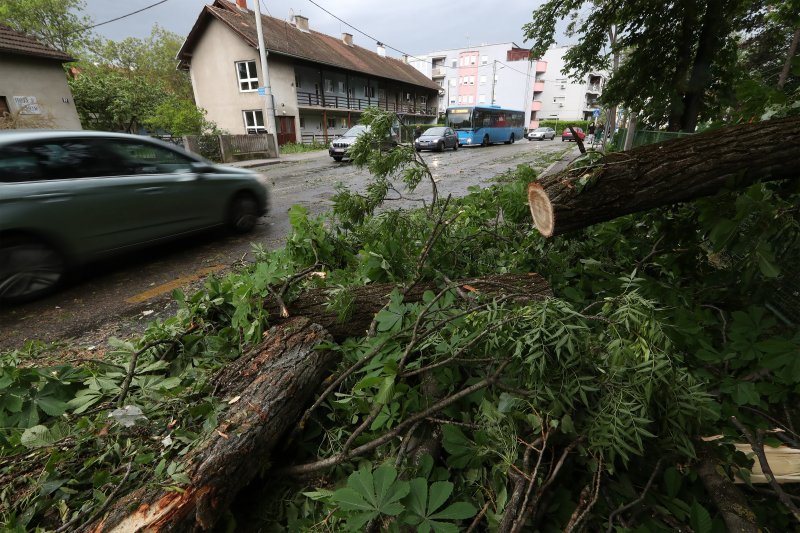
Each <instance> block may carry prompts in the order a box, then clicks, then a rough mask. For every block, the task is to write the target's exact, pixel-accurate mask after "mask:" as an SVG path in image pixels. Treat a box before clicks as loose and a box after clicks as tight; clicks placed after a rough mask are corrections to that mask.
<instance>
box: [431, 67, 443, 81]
mask: <svg viewBox="0 0 800 533" xmlns="http://www.w3.org/2000/svg"><path fill="white" fill-rule="evenodd" d="M446 75H447V69H446V68H445V67H434V68H433V69H431V78H444V77H445V76H446Z"/></svg>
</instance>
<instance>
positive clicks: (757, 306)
mask: <svg viewBox="0 0 800 533" xmlns="http://www.w3.org/2000/svg"><path fill="white" fill-rule="evenodd" d="M375 118H376V119H378V120H380V121H381V122H380V123H381V124H384V125H386V124H390V123H391V120H390V119H388V118H386V117H383V116H380V115H375ZM377 129H378V128H376V130H377ZM374 140H377V139H374ZM362 149H363V150H366V151H367V153H366V154H365V155H364V157H363V159H362V160H361V161H362V162H363V164H365V165H367V166H371V168H376V169H377V168H378V167H380V166H381V165H383V164H386V165H389V159H391V158H394V157H400V156H399V155H398V154H387V153H383V152H381V151H380V150H374V149H373V145H371V144H370V143H365V144H364V145H363V148H362ZM387 158H389V159H387ZM398 161H399V160H394V162H395V163H397V162H398ZM408 161H410V160H408ZM384 170H385V173H384V174H383V176H384V177H383V178H381V177H379V178H378V179H377V180H376V181H381V180H385V183H387V184H388V183H389V182H390V181H391V179H390V177H397V176H398V174H393V173H392V171H391V169H390V168H388V167H386V168H385V169H384ZM422 171H423V175H424V169H422ZM402 179H403V178H401V180H402ZM533 179H535V172H534V171H533V170H531V169H530V168H528V167H524V166H523V167H519V168H517V169H516V171H515V172H513V173H512V174H510V175H508V176H505V177H504V178H503V183H502V184H498V185H492V186H488V187H475V188H473V189H471V190H470V193H469V194H468V195H467V196H466V197H464V198H458V199H450V200H443V201H436V202H432V203H431V204H430V205H429V206H427V207H426V208H425V209H419V210H410V211H401V210H390V209H386V208H380V205H379V204H380V202H377V203H375V204H374V206H373V204H371V203H369V202H364V203H361V200H359V195H357V194H355V193H349V194H347V195H344V196H341V197H339V198H338V199H337V200H338V201H339V202H340V204H339V205H338V206H337V211H336V213H335V214H333V215H328V216H323V217H312V216H310V215H309V213H308V212H307V211H306V210H305V209H303V208H301V207H298V206H295V207H293V208H292V209H291V210H290V213H289V218H290V222H291V224H292V231H291V233H290V235H289V236H288V238H287V243H286V246H285V247H284V248H283V249H280V250H276V251H272V252H267V251H265V250H263V249H257V250H256V255H257V261H256V263H255V264H253V265H250V266H247V267H246V268H244V269H242V270H241V271H239V272H237V273H234V274H230V275H226V276H224V277H211V278H209V279H208V280H207V282H206V285H205V288H204V290H202V291H199V292H197V293H195V294H191V295H186V294H183V293H180V292H177V293H176V294H175V298H176V300H177V302H178V304H179V310H178V312H177V313H176V315H175V316H174V317H170V318H168V319H166V320H163V321H159V322H154V323H153V324H151V325H150V327H149V328H148V330H147V331H146V333H145V335H144V336H143V337H142V338H141V339H136V340H132V341H119V342H116V343H115V344H114V346H113V351H111V352H110V353H108V354H107V356H106V358H105V359H103V360H102V361H97V362H90V363H88V364H81V365H80V366H76V365H73V364H69V363H66V362H60V363H59V364H44V363H37V360H38V359H39V358H38V355H39V352H46V351H47V350H48V347H45V346H40V345H34V344H31V345H30V346H29V347H28V348H27V349H20V350H19V351H17V352H13V353H10V354H5V355H4V356H3V357H4V359H3V361H2V362H3V364H2V366H1V367H0V390H2V393H3V394H2V395H0V417H2V427H3V428H4V429H3V430H2V432H0V446H1V447H0V481H1V482H2V483H0V486H2V487H4V488H3V489H0V512H2V520H3V521H4V523H5V524H6V525H7V526H8V527H12V528H13V527H18V528H28V529H32V528H34V527H49V528H57V527H59V526H62V525H63V524H66V523H68V522H69V521H71V520H76V522H75V523H76V524H77V523H78V522H82V521H84V520H86V518H87V517H89V516H91V514H92V513H93V512H94V511H95V510H96V509H98V508H99V507H100V506H102V505H103V503H104V502H105V501H106V500H107V499H108V498H109V497H110V496H112V495H113V493H112V491H113V487H115V486H118V485H119V486H122V490H126V489H128V488H129V487H134V486H141V485H145V484H159V485H161V486H165V487H174V488H175V489H176V490H177V489H179V488H180V487H181V485H182V484H184V483H186V482H187V480H186V478H185V474H184V473H183V471H182V469H181V462H180V457H181V456H182V455H184V454H185V453H186V452H187V451H188V450H189V449H190V448H191V447H192V446H193V445H195V444H196V442H197V439H198V438H199V435H201V434H203V433H204V432H209V431H212V430H213V429H214V428H216V427H217V422H218V420H220V419H221V418H222V417H223V416H224V413H225V409H226V407H227V403H225V402H224V401H223V399H222V398H219V397H217V396H216V392H215V390H214V388H213V387H212V386H211V385H210V377H211V376H212V375H213V373H214V372H215V371H217V370H218V369H219V368H221V367H223V366H224V365H225V364H226V363H228V362H229V361H231V360H232V359H234V358H236V357H237V356H238V355H239V354H240V353H242V351H243V350H245V349H246V348H247V347H248V346H251V345H253V344H256V343H258V342H261V340H262V339H263V338H264V333H265V332H266V331H267V328H268V325H269V324H268V323H267V318H268V316H267V314H266V311H265V310H264V308H263V305H262V302H263V301H264V299H265V298H267V299H268V298H270V297H272V295H273V293H274V291H275V290H276V289H277V288H278V287H280V286H282V285H283V284H284V282H285V281H286V280H287V279H292V280H294V281H295V283H294V284H293V285H292V286H291V288H290V289H289V290H288V292H287V293H286V294H285V295H284V298H285V299H286V300H287V301H290V300H291V299H292V298H293V297H294V296H295V295H296V294H297V291H300V290H302V289H303V288H306V287H325V288H327V289H328V290H329V293H330V295H331V298H330V302H331V303H330V305H331V306H332V307H333V308H334V309H335V310H336V311H337V312H338V313H339V314H340V317H341V318H342V319H346V318H347V317H348V315H349V313H350V312H351V311H352V305H353V303H352V302H353V299H352V295H351V294H350V291H352V289H353V287H354V286H357V285H362V284H367V283H372V282H378V281H390V282H394V283H396V284H397V288H396V289H395V290H394V291H393V292H392V294H391V296H390V298H389V301H388V303H387V305H386V306H385V307H384V308H383V309H382V310H381V311H380V312H379V313H378V314H377V315H376V316H375V318H374V328H373V334H371V335H367V336H364V337H357V338H351V339H348V340H346V341H345V342H342V343H341V344H339V345H332V346H328V348H330V349H333V350H337V351H338V352H339V354H340V355H341V361H340V363H339V366H338V367H337V368H336V369H334V371H333V372H334V376H337V377H338V376H344V377H343V378H342V380H341V382H340V383H338V385H337V386H336V387H335V388H334V390H332V391H331V393H330V394H329V395H327V396H326V397H324V398H322V399H321V401H320V405H319V407H318V408H317V409H316V410H315V411H314V412H312V413H310V417H309V418H308V420H307V421H305V422H304V424H303V425H302V427H301V428H298V430H297V435H295V436H294V437H293V440H292V442H291V446H289V448H290V450H291V451H290V452H287V454H286V455H284V456H281V457H280V460H281V463H282V464H287V465H290V464H294V463H310V464H314V462H315V461H317V460H319V459H331V458H334V459H336V460H335V461H333V463H334V466H333V467H331V468H328V469H326V470H319V471H318V473H319V475H317V476H316V477H314V478H313V480H312V481H307V482H302V481H296V482H295V481H292V480H291V478H288V477H283V478H282V479H284V481H282V482H280V483H271V486H270V487H269V490H270V492H269V493H268V495H267V496H264V499H263V502H259V504H258V505H256V506H254V507H257V508H258V511H257V512H256V511H253V514H252V515H249V516H248V515H247V514H246V513H247V511H246V510H245V511H240V513H242V515H240V516H237V520H241V521H242V522H243V523H245V522H246V523H249V524H257V525H258V526H259V527H263V528H264V529H270V528H272V529H290V530H342V529H347V530H358V531H361V530H365V529H374V530H390V531H403V530H406V529H415V530H423V531H431V530H432V531H436V532H440V531H441V532H443V531H454V530H457V529H459V528H464V527H466V526H467V525H468V521H469V520H476V521H477V523H478V527H480V528H483V529H486V530H490V531H495V530H498V529H501V528H504V527H505V528H507V526H508V525H509V523H508V520H509V518H508V517H511V518H516V519H518V520H519V521H521V522H520V524H519V525H520V527H522V528H523V530H527V529H530V530H533V529H534V528H538V529H541V530H543V531H544V530H548V531H549V530H556V529H564V528H565V527H566V526H567V524H568V523H570V521H571V519H572V518H574V517H576V516H578V514H580V513H581V512H583V511H585V513H584V515H585V522H584V524H585V525H586V527H587V528H588V529H590V530H597V529H601V528H602V529H605V528H606V527H609V526H611V527H613V526H618V525H619V524H622V523H625V524H627V525H626V527H628V528H630V529H634V528H639V529H640V530H647V531H671V530H674V529H676V528H689V527H691V528H692V529H693V530H695V531H718V530H721V528H722V527H724V526H723V525H722V522H721V519H720V516H719V515H718V513H717V512H716V510H715V507H714V506H713V504H712V501H711V499H710V498H709V495H708V494H707V493H706V491H705V489H704V487H703V485H702V483H701V482H700V481H699V480H698V478H697V475H696V473H695V472H694V471H693V468H692V465H693V461H694V460H695V442H696V441H695V439H696V437H698V436H702V435H717V434H719V435H723V436H724V438H723V440H722V442H723V445H721V446H719V447H718V452H719V458H720V459H721V460H722V461H723V465H725V467H726V468H728V469H729V471H730V472H731V473H742V472H744V471H745V470H744V469H746V468H747V466H748V459H746V458H744V457H741V456H740V455H741V454H734V453H733V452H732V451H730V450H729V448H728V447H726V446H725V445H724V443H727V442H730V441H732V440H735V439H736V437H737V435H736V432H735V431H734V430H733V429H732V428H731V427H730V425H729V423H728V420H729V416H731V415H736V416H737V418H739V419H740V420H743V421H746V422H747V423H749V424H751V425H759V426H760V427H766V422H764V420H765V419H768V420H769V421H770V424H773V423H778V424H782V425H783V426H785V428H786V431H787V433H788V432H790V431H791V426H792V424H791V423H790V422H791V419H792V417H796V415H797V413H796V406H797V405H798V402H797V395H798V392H800V391H798V388H797V383H798V378H800V374H798V372H800V370H798V369H799V368H800V365H799V364H798V359H797V353H799V352H800V336H798V334H797V332H796V328H794V327H792V326H790V325H788V324H787V323H786V322H784V319H785V318H786V315H785V314H784V313H780V312H779V310H778V306H777V305H778V303H777V302H776V300H775V295H776V294H777V291H779V290H780V289H781V287H782V284H784V283H787V282H788V281H791V280H792V279H793V276H794V274H793V273H794V272H795V269H796V267H795V265H796V264H798V263H797V262H798V259H800V258H798V254H799V253H800V251H799V248H800V247H798V246H797V240H798V236H799V234H800V231H799V230H800V226H799V225H798V221H799V219H800V211H798V205H800V202H798V191H797V188H796V184H787V183H779V182H776V183H770V184H766V185H756V186H753V187H751V188H749V189H748V190H746V191H744V192H741V193H723V194H720V195H717V196H715V197H712V198H707V199H704V200H701V201H698V202H695V203H693V204H691V205H683V206H679V207H672V208H668V209H661V210H656V211H653V212H650V213H646V214H637V215H630V216H627V217H623V218H620V219H617V220H615V221H612V222H608V223H604V224H599V225H596V226H593V227H591V228H587V229H585V230H583V231H580V232H577V233H575V234H573V235H569V236H566V237H562V238H559V239H553V240H544V239H543V238H541V237H540V236H539V235H538V233H536V232H534V231H533V230H532V228H531V224H530V220H529V217H530V214H529V211H528V209H527V206H526V185H527V183H528V182H530V181H531V180H533ZM410 183H411V184H413V183H414V182H413V181H411V182H410ZM387 187H388V185H387ZM345 206H346V208H345ZM359 210H360V212H359ZM776 220H780V221H781V223H780V224H776V223H775V221H776ZM337 221H343V222H342V223H341V224H339V223H337ZM311 267H313V270H314V271H322V272H324V273H325V275H324V276H303V275H301V273H303V272H307V271H308V270H309V269H310V268H311ZM534 271H535V272H539V273H540V274H542V275H543V276H545V277H546V278H547V279H548V281H549V283H550V285H551V287H552V289H553V292H554V297H553V298H549V299H547V300H543V301H538V300H536V301H531V300H530V299H529V298H528V299H525V298H519V295H510V296H509V297H507V298H504V297H503V296H496V295H495V296H492V295H488V294H483V293H481V292H480V291H472V290H469V289H468V288H466V287H468V286H469V284H463V285H462V286H460V287H458V288H456V287H455V286H454V285H453V284H451V283H450V282H449V281H448V280H452V279H463V278H470V277H477V276H483V275H487V274H494V273H498V272H517V273H525V272H534ZM415 280H426V281H435V282H437V283H438V286H439V288H438V289H436V290H433V291H428V292H427V293H425V294H424V295H423V297H422V299H421V300H420V301H418V302H411V301H408V300H407V298H406V297H405V288H406V287H407V286H408V284H410V283H412V282H413V281H415ZM511 296H515V297H511ZM781 317H783V318H781ZM133 357H138V363H137V365H136V367H135V369H134V371H133V373H132V374H130V376H131V380H130V389H129V392H128V393H127V396H126V398H125V401H124V402H123V403H124V404H125V405H131V406H136V407H138V408H139V409H141V411H142V414H143V416H144V417H146V420H144V419H141V418H139V417H138V415H137V416H134V417H133V418H136V419H137V420H138V421H137V422H136V423H135V424H134V425H133V426H131V427H125V425H124V424H122V423H120V422H118V420H119V418H115V417H114V416H112V417H111V418H109V416H108V415H109V414H110V413H113V410H114V408H115V407H117V408H120V407H124V406H120V405H118V404H119V397H120V395H121V394H122V388H123V385H124V382H125V380H126V378H127V377H128V375H129V370H128V369H129V367H130V362H131V360H132V358H133ZM326 386H327V384H326ZM127 413H128V414H131V413H135V411H134V410H132V409H131V410H128V411H127ZM789 434H790V435H793V434H792V433H789ZM326 464H328V463H326ZM42 465H44V467H42ZM127 465H132V466H131V468H130V470H129V473H127V474H126V471H127ZM289 469H291V467H289ZM645 486H647V487H650V488H649V490H646V489H644V488H643V487H645ZM746 490H747V489H746ZM597 491H602V494H603V497H602V498H596V499H595V503H594V504H593V505H591V506H589V505H588V502H591V501H592V495H593V494H599V492H597ZM526 494H528V495H529V497H528V498H527V501H528V502H529V503H528V504H527V505H528V507H527V509H529V510H530V512H524V510H525V509H526V508H524V507H521V506H522V502H523V501H525V500H526V498H525V497H524V496H525V495H526ZM748 498H749V503H750V504H751V505H752V507H753V511H754V513H755V514H756V515H757V518H758V522H759V524H760V525H761V526H762V527H764V528H765V529H766V528H770V529H774V530H789V529H790V528H791V527H792V523H791V521H790V520H791V517H790V516H789V515H787V514H786V513H785V512H784V510H783V508H782V507H779V506H777V504H776V503H775V500H774V498H773V497H771V496H764V495H762V494H761V493H758V492H756V491H749V492H748ZM636 500H639V504H638V505H635V506H633V507H632V508H628V509H626V508H625V506H626V505H627V504H629V503H630V502H633V501H636ZM479 509H480V511H478V510H479ZM620 509H622V511H620ZM643 509H647V510H648V512H642V510H643ZM576 513H577V514H576ZM620 513H622V514H620ZM623 518H624V522H623V520H622V519H623Z"/></svg>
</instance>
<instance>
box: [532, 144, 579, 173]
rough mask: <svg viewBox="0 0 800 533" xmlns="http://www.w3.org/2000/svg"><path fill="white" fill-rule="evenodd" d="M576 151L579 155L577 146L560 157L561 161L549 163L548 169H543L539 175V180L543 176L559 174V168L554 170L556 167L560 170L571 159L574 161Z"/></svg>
mask: <svg viewBox="0 0 800 533" xmlns="http://www.w3.org/2000/svg"><path fill="white" fill-rule="evenodd" d="M576 151H577V152H578V153H580V150H579V149H578V147H577V145H576V146H575V148H573V149H572V150H570V151H568V152H567V153H566V154H564V155H563V156H561V159H559V160H558V161H553V162H552V163H550V165H548V167H547V168H546V169H544V170H543V171H542V173H541V174H539V179H541V178H544V177H545V176H549V175H550V174H557V173H558V172H560V171H561V168H559V169H558V170H554V169H555V168H556V167H557V166H560V167H562V168H563V167H566V166H567V165H568V164H569V163H570V162H571V161H572V160H573V159H575V152H576Z"/></svg>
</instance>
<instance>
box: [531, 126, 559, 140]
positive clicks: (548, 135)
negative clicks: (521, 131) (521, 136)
mask: <svg viewBox="0 0 800 533" xmlns="http://www.w3.org/2000/svg"><path fill="white" fill-rule="evenodd" d="M555 138H556V130H554V129H553V128H536V129H535V130H531V131H529V132H528V140H529V141H544V140H545V139H550V140H551V141H552V140H553V139H555Z"/></svg>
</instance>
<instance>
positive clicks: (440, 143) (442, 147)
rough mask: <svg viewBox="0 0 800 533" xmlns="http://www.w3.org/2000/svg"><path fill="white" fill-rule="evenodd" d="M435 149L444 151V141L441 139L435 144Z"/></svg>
mask: <svg viewBox="0 0 800 533" xmlns="http://www.w3.org/2000/svg"><path fill="white" fill-rule="evenodd" d="M436 151H437V152H444V143H443V142H442V141H439V144H437V145H436Z"/></svg>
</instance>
